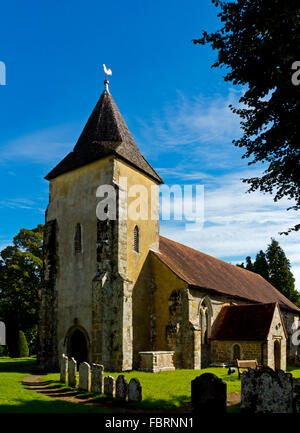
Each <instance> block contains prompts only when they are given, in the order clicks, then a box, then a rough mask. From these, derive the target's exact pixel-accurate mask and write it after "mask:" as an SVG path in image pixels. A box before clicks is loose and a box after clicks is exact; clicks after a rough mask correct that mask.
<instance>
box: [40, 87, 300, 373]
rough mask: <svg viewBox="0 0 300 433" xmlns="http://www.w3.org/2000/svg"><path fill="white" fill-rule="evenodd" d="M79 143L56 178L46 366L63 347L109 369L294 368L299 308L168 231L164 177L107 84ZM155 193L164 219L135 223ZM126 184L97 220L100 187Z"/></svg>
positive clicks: (44, 328) (45, 289)
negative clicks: (136, 209) (250, 362)
mask: <svg viewBox="0 0 300 433" xmlns="http://www.w3.org/2000/svg"><path fill="white" fill-rule="evenodd" d="M104 83H105V87H104V91H103V93H102V95H101V97H100V99H99V101H98V102H97V104H96V106H95V108H94V110H93V112H92V113H91V116H90V117H89V119H88V121H87V123H86V125H85V127H84V129H83V131H82V133H81V135H80V137H79V139H78V141H77V143H76V145H75V147H74V149H73V150H72V151H71V152H70V153H69V154H68V155H67V156H66V157H65V158H64V159H63V160H62V161H61V162H60V163H59V164H58V165H57V166H56V167H55V168H53V170H52V171H50V173H49V174H48V175H47V176H46V179H47V180H48V181H49V204H48V207H47V211H46V221H45V233H44V278H43V286H42V290H41V293H40V297H41V308H40V321H39V356H38V362H39V365H40V367H41V368H43V369H45V370H56V369H57V368H58V366H59V360H60V358H61V356H62V354H63V353H64V354H66V355H68V356H73V357H74V358H75V359H76V360H77V361H78V362H82V361H87V362H90V363H100V364H103V365H104V368H105V370H106V371H129V370H133V369H134V370H138V369H141V370H145V371H160V370H167V369H174V368H176V369H180V368H184V369H200V368H205V367H208V366H210V365H223V364H224V363H230V362H234V361H235V360H236V359H256V360H257V362H258V363H259V364H261V365H269V366H270V367H271V368H274V369H275V368H276V369H277V368H281V369H285V368H286V364H287V363H289V364H293V363H295V362H297V361H299V352H297V350H298V348H297V346H295V345H293V343H292V339H291V335H292V332H293V326H297V325H298V323H299V317H300V310H299V309H298V308H297V307H296V306H295V305H294V304H293V303H292V302H290V301H289V300H288V299H287V298H285V297H284V296H283V295H282V294H281V293H280V292H279V291H277V290H276V289H275V288H274V287H273V286H272V285H271V284H269V283H268V282H267V281H266V280H265V279H264V278H263V277H261V276H260V275H258V274H255V273H253V272H250V271H247V270H245V269H242V268H239V267H237V266H234V265H232V264H229V263H226V262H224V261H221V260H218V259H217V258H214V257H211V256H209V255H207V254H205V253H203V252H200V251H197V250H194V249H192V248H189V247H187V246H184V245H182V244H179V243H177V242H176V241H175V240H170V239H167V238H165V237H163V236H160V233H159V196H158V194H157V195H154V199H153V194H152V195H151V194H150V191H153V190H156V191H158V188H159V185H160V184H162V183H163V180H162V179H161V178H160V176H159V174H158V173H156V171H155V170H154V169H153V168H152V167H151V165H150V164H149V163H148V162H147V161H146V159H145V158H144V157H143V155H142V154H141V152H140V150H139V148H138V146H137V144H136V143H135V141H134V139H133V137H132V135H131V133H130V131H129V130H128V128H127V125H126V123H125V121H124V119H123V117H122V115H121V114H120V112H119V110H118V108H117V106H116V104H115V102H114V99H113V97H112V96H111V94H110V91H109V87H108V84H109V83H108V81H107V80H105V82H104ZM124 178H125V179H126V180H127V185H128V188H129V187H130V186H134V185H142V186H143V187H144V189H145V190H146V191H148V192H149V196H148V197H149V200H150V196H151V197H152V198H151V201H152V202H151V205H152V208H153V207H154V210H155V212H154V214H155V216H154V218H153V215H151V217H150V215H149V217H148V218H141V219H138V220H136V219H133V218H130V215H129V216H127V218H124V212H125V213H126V211H127V208H128V207H129V206H130V203H131V202H132V200H134V198H133V197H130V196H127V197H126V200H124V199H121V196H122V195H124V189H123V187H122V182H121V180H122V179H124ZM101 185H109V186H111V187H113V189H114V191H115V193H116V194H115V200H116V216H115V218H106V219H103V218H98V217H97V213H96V209H97V205H98V203H99V197H97V190H98V188H99V186H101Z"/></svg>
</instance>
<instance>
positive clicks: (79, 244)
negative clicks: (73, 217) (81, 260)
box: [74, 223, 82, 253]
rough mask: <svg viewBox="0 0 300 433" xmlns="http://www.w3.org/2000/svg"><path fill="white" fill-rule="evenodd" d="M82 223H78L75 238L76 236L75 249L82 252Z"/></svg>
mask: <svg viewBox="0 0 300 433" xmlns="http://www.w3.org/2000/svg"><path fill="white" fill-rule="evenodd" d="M81 237H82V236H81V224H79V223H78V224H76V229H75V238H74V249H75V253H81V251H82V239H81Z"/></svg>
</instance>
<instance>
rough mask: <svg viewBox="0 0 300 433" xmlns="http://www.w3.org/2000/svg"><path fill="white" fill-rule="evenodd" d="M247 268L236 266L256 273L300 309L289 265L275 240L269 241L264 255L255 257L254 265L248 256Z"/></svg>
mask: <svg viewBox="0 0 300 433" xmlns="http://www.w3.org/2000/svg"><path fill="white" fill-rule="evenodd" d="M246 263H247V266H246V268H245V266H244V263H241V264H238V265H237V266H239V267H242V268H245V269H248V270H250V271H253V272H256V273H257V274H259V275H261V276H262V277H264V278H265V279H266V280H267V281H268V282H269V283H270V284H272V285H273V286H274V287H275V288H276V289H277V290H279V292H281V293H282V294H283V295H284V296H285V297H286V298H288V299H289V300H290V301H292V302H293V303H294V304H296V305H298V306H299V307H300V293H299V292H298V291H297V290H296V289H295V278H294V276H293V274H292V272H291V264H290V261H289V259H288V258H287V257H286V255H285V252H284V251H283V249H282V248H281V247H280V245H279V243H278V242H277V241H276V240H275V239H271V243H270V244H269V245H268V248H267V251H266V253H265V252H264V251H262V250H260V251H259V253H258V254H257V255H256V258H255V261H254V263H252V261H251V258H250V257H249V256H248V257H247V258H246Z"/></svg>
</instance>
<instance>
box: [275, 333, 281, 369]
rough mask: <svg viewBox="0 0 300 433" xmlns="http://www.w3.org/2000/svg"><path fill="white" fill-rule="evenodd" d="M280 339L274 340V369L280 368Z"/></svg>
mask: <svg viewBox="0 0 300 433" xmlns="http://www.w3.org/2000/svg"><path fill="white" fill-rule="evenodd" d="M280 352H281V351H280V341H279V340H275V341H274V369H275V370H280V364H281V363H280V361H281V353H280Z"/></svg>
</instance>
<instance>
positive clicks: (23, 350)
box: [16, 331, 29, 358]
mask: <svg viewBox="0 0 300 433" xmlns="http://www.w3.org/2000/svg"><path fill="white" fill-rule="evenodd" d="M27 356H29V348H28V344H27V340H26V337H25V334H24V332H23V331H19V338H18V356H17V357H16V358H26V357H27Z"/></svg>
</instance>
